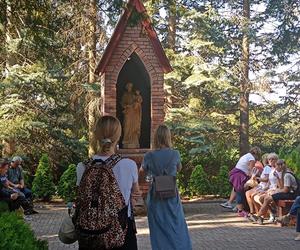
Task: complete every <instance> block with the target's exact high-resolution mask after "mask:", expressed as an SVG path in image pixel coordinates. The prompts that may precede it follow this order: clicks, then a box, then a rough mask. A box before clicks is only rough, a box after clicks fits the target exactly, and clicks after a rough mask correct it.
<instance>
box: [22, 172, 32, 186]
mask: <svg viewBox="0 0 300 250" xmlns="http://www.w3.org/2000/svg"><path fill="white" fill-rule="evenodd" d="M23 174H24V182H25V185H26V187H27V188H29V189H31V188H32V181H33V177H34V176H32V175H31V174H30V172H29V171H27V170H23Z"/></svg>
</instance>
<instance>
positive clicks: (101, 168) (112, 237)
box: [74, 154, 128, 249]
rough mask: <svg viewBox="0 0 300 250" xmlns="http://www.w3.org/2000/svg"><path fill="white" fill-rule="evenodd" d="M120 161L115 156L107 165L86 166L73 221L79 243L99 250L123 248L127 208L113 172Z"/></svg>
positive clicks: (90, 164)
mask: <svg viewBox="0 0 300 250" xmlns="http://www.w3.org/2000/svg"><path fill="white" fill-rule="evenodd" d="M120 160H121V157H120V156H119V155H117V154H116V155H113V156H111V157H110V158H108V159H107V160H105V161H103V160H101V159H97V160H92V159H91V160H89V161H87V162H86V164H85V166H86V170H85V172H84V174H83V176H82V179H81V181H80V185H79V188H78V193H77V199H76V212H75V214H76V216H75V218H74V223H75V228H76V231H77V234H78V240H79V243H80V242H82V243H83V242H86V243H88V245H89V246H91V245H93V246H94V247H95V248H98V249H101V248H105V249H110V248H115V247H121V246H122V245H124V242H125V236H126V232H127V217H128V216H127V211H128V207H127V206H126V204H125V200H124V198H123V195H122V193H121V191H120V189H119V186H118V183H117V180H116V178H115V176H114V173H113V170H112V169H113V167H114V166H115V165H116V164H117V163H118V162H119V161H120Z"/></svg>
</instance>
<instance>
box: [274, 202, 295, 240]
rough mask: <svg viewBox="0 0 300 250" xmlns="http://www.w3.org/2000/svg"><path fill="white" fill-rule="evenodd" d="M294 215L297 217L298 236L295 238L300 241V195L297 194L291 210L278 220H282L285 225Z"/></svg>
mask: <svg viewBox="0 0 300 250" xmlns="http://www.w3.org/2000/svg"><path fill="white" fill-rule="evenodd" d="M292 217H296V218H297V219H296V232H297V236H296V238H295V240H297V241H298V240H299V241H300V196H297V198H296V200H295V202H294V203H293V205H292V207H291V210H290V212H289V213H288V214H287V215H284V216H282V217H281V218H278V220H277V221H278V222H281V223H282V225H283V226H285V225H288V224H289V223H290V220H291V218H292Z"/></svg>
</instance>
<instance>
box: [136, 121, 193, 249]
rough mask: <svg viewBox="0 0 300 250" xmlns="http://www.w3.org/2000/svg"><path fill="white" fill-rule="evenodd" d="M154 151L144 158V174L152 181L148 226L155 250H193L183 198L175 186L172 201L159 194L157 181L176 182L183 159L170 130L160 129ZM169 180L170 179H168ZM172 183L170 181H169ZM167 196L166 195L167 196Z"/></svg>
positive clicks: (164, 127) (142, 170) (162, 127)
mask: <svg viewBox="0 0 300 250" xmlns="http://www.w3.org/2000/svg"><path fill="white" fill-rule="evenodd" d="M154 147H155V150H154V151H152V152H149V153H147V154H146V155H145V157H144V160H143V163H142V168H140V171H141V172H146V174H147V178H148V179H153V182H152V185H151V187H150V190H149V192H148V196H147V212H148V223H149V229H150V240H151V246H152V249H153V250H160V249H164V250H171V249H172V250H183V249H184V250H190V249H192V245H191V240H190V236H189V232H188V228H187V225H186V221H185V218H184V213H183V208H182V204H181V200H180V196H179V193H178V190H177V187H176V182H175V183H174V195H172V194H171V195H170V196H173V197H170V198H166V197H165V195H164V194H163V193H161V194H158V190H156V189H158V185H157V181H158V178H159V177H161V176H164V177H166V176H167V177H166V180H167V179H169V180H172V178H174V179H175V177H176V174H177V171H179V170H180V168H181V163H180V155H179V152H178V151H177V150H173V149H172V148H171V133H170V130H169V128H168V127H167V126H165V125H160V126H159V127H158V129H157V130H156V132H155V135H154ZM168 177H169V178H168ZM170 183H171V181H170ZM165 194H166V193H165Z"/></svg>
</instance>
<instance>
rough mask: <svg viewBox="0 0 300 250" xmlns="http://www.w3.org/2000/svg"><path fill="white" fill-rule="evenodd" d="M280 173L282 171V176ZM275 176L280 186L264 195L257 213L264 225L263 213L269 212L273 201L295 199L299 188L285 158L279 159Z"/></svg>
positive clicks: (258, 219)
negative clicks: (288, 169)
mask: <svg viewBox="0 0 300 250" xmlns="http://www.w3.org/2000/svg"><path fill="white" fill-rule="evenodd" d="M277 172H278V173H277ZM279 173H282V174H281V175H282V177H281V178H280V175H279ZM274 176H275V177H276V178H277V179H278V188H277V189H276V190H274V191H273V192H269V194H268V195H266V196H265V197H264V201H263V204H262V207H261V209H260V210H259V212H258V214H257V215H258V218H257V222H258V224H260V225H263V221H264V218H263V215H264V214H265V213H266V212H267V210H268V209H269V208H270V206H271V204H272V203H274V202H276V201H279V200H294V199H295V198H296V196H297V194H296V192H295V191H296V190H297V181H296V179H295V177H294V175H293V174H291V173H290V172H289V171H287V166H286V164H285V162H284V160H278V161H277V163H276V172H274Z"/></svg>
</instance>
